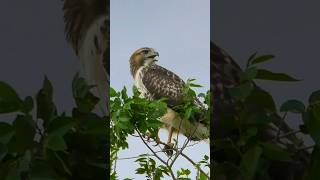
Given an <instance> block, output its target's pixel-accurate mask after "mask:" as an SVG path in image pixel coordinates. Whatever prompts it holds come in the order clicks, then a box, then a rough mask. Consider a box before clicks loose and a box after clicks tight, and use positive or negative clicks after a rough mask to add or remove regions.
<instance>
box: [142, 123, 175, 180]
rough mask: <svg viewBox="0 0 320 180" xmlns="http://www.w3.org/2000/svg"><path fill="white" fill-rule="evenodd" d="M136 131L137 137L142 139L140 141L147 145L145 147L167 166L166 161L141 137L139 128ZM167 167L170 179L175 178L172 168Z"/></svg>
mask: <svg viewBox="0 0 320 180" xmlns="http://www.w3.org/2000/svg"><path fill="white" fill-rule="evenodd" d="M136 131H137V132H138V134H139V137H140V139H141V140H142V142H143V143H144V144H145V145H146V146H147V148H148V149H149V150H150V151H151V152H152V153H153V154H154V156H155V157H156V158H158V159H159V161H161V162H162V163H163V164H165V165H166V166H168V163H166V162H165V161H164V160H163V159H161V158H160V157H159V156H158V155H157V153H155V151H153V149H152V148H151V147H150V146H149V145H148V144H147V143H146V142H145V140H144V139H143V137H142V135H141V133H140V132H139V130H138V129H136ZM168 167H169V166H168ZM168 169H169V173H170V175H171V177H172V179H173V180H176V177H175V175H174V173H173V172H172V169H171V168H170V167H169V168H168Z"/></svg>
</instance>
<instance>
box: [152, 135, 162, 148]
mask: <svg viewBox="0 0 320 180" xmlns="http://www.w3.org/2000/svg"><path fill="white" fill-rule="evenodd" d="M155 142H156V144H155V145H153V146H154V147H155V146H158V145H159V144H160V142H161V141H160V138H159V137H158V136H157V137H156V139H155Z"/></svg>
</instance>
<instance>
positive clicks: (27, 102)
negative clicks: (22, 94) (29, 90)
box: [23, 96, 34, 113]
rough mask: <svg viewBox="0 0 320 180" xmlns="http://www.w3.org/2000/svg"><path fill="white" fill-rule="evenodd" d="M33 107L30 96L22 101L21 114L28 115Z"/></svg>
mask: <svg viewBox="0 0 320 180" xmlns="http://www.w3.org/2000/svg"><path fill="white" fill-rule="evenodd" d="M33 107H34V103H33V99H32V97H31V96H27V97H26V98H25V99H24V101H23V112H25V113H29V112H30V111H32V109H33Z"/></svg>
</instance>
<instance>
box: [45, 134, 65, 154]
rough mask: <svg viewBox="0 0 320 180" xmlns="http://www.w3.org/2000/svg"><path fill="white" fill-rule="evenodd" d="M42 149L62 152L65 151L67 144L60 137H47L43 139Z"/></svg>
mask: <svg viewBox="0 0 320 180" xmlns="http://www.w3.org/2000/svg"><path fill="white" fill-rule="evenodd" d="M44 147H45V148H48V149H51V150H53V151H63V150H66V149H67V144H66V142H65V141H64V139H63V137H62V136H59V135H48V136H47V137H46V138H45V141H44Z"/></svg>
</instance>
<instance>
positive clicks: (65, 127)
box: [47, 117, 74, 136]
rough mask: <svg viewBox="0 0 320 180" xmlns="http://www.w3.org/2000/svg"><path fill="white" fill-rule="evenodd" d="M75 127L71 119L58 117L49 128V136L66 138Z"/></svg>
mask: <svg viewBox="0 0 320 180" xmlns="http://www.w3.org/2000/svg"><path fill="white" fill-rule="evenodd" d="M73 125H74V122H73V119H72V118H70V117H57V118H55V119H53V120H52V121H51V122H50V124H49V125H48V128H47V133H48V134H49V135H58V136H64V135H65V134H66V133H67V132H68V131H69V130H70V129H71V128H72V127H73Z"/></svg>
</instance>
